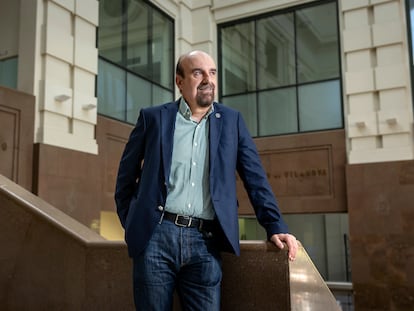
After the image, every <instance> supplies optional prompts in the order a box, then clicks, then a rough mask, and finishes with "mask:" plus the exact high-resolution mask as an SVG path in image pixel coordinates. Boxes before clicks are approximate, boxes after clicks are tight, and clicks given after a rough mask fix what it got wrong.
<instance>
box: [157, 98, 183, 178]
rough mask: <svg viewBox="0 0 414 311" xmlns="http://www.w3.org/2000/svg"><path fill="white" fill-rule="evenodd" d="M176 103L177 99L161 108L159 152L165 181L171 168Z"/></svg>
mask: <svg viewBox="0 0 414 311" xmlns="http://www.w3.org/2000/svg"><path fill="white" fill-rule="evenodd" d="M178 103H179V101H177V102H174V103H171V104H167V105H165V106H164V107H163V109H161V120H160V127H161V154H162V163H163V166H164V179H165V181H166V182H167V183H168V180H169V176H170V170H171V160H172V150H173V142H174V128H175V118H176V116H177V111H178Z"/></svg>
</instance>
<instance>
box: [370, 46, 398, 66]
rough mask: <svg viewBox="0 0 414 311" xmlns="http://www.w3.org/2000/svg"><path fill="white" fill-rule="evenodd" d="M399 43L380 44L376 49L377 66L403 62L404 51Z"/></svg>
mask: <svg viewBox="0 0 414 311" xmlns="http://www.w3.org/2000/svg"><path fill="white" fill-rule="evenodd" d="M403 49H404V48H403V45H402V44H400V43H397V44H393V45H385V46H380V47H378V48H377V49H376V51H377V64H378V66H389V65H395V64H401V63H404V56H405V51H403Z"/></svg>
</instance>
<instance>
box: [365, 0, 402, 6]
mask: <svg viewBox="0 0 414 311" xmlns="http://www.w3.org/2000/svg"><path fill="white" fill-rule="evenodd" d="M394 1H395V0H371V4H374V5H375V4H380V3H386V2H394ZM397 1H398V0H397Z"/></svg>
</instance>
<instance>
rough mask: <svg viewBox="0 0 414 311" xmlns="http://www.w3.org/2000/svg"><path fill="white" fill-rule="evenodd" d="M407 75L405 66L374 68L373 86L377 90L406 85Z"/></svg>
mask: <svg viewBox="0 0 414 311" xmlns="http://www.w3.org/2000/svg"><path fill="white" fill-rule="evenodd" d="M408 77H409V75H408V73H407V68H406V66H403V65H395V66H384V67H377V68H375V84H376V87H377V89H379V90H382V89H391V88H398V87H403V86H406V85H408V84H409V83H410V82H409V79H408Z"/></svg>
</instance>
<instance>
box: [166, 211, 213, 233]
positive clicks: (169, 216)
mask: <svg viewBox="0 0 414 311" xmlns="http://www.w3.org/2000/svg"><path fill="white" fill-rule="evenodd" d="M163 219H166V220H168V221H171V222H173V223H174V224H175V225H176V226H178V227H185V228H198V229H199V230H200V231H201V230H212V229H213V228H214V221H213V220H205V219H201V218H197V217H192V216H186V215H178V214H174V213H169V212H164V218H163Z"/></svg>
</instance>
